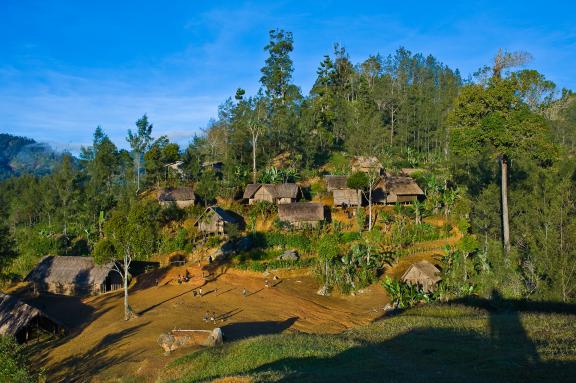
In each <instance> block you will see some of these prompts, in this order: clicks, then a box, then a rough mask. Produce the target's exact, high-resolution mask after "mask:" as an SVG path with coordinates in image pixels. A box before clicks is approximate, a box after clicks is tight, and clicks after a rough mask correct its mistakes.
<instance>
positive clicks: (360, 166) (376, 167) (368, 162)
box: [350, 156, 384, 174]
mask: <svg viewBox="0 0 576 383" xmlns="http://www.w3.org/2000/svg"><path fill="white" fill-rule="evenodd" d="M350 166H351V168H352V172H353V173H357V172H362V173H372V172H374V173H376V174H382V171H383V169H384V167H383V166H382V163H380V161H379V160H378V158H376V157H366V156H354V157H352V161H351V162H350Z"/></svg>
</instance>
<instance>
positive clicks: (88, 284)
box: [26, 256, 122, 295]
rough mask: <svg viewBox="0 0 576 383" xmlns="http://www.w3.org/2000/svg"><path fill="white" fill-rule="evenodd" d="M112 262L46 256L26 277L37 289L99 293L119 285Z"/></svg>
mask: <svg viewBox="0 0 576 383" xmlns="http://www.w3.org/2000/svg"><path fill="white" fill-rule="evenodd" d="M113 268H114V264H113V263H108V264H106V265H96V264H95V263H94V259H93V258H92V257H70V256H46V257H44V258H42V260H41V261H40V263H38V264H37V265H36V267H34V269H33V270H32V271H31V272H30V274H28V276H27V277H26V281H28V282H32V283H33V284H34V286H35V288H36V289H37V290H38V291H44V292H51V293H54V294H62V295H87V294H99V293H104V292H107V291H112V290H116V289H119V288H121V287H122V281H121V278H120V276H119V275H118V273H117V272H116V271H114V269H113Z"/></svg>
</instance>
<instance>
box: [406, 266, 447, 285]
mask: <svg viewBox="0 0 576 383" xmlns="http://www.w3.org/2000/svg"><path fill="white" fill-rule="evenodd" d="M401 279H402V282H406V283H408V284H410V285H413V286H420V287H421V288H422V289H423V290H424V291H425V292H432V291H434V289H435V288H436V284H437V283H438V282H440V281H441V280H442V278H440V270H438V268H437V267H436V266H434V265H433V264H431V263H430V262H428V261H420V262H416V263H414V264H412V265H410V267H409V268H408V270H406V272H405V273H404V274H402V278H401Z"/></svg>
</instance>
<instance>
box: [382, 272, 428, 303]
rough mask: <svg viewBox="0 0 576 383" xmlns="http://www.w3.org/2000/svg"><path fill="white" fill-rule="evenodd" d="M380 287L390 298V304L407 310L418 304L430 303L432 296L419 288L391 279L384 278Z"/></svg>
mask: <svg viewBox="0 0 576 383" xmlns="http://www.w3.org/2000/svg"><path fill="white" fill-rule="evenodd" d="M382 286H383V287H384V289H385V290H386V292H387V293H388V295H389V296H390V300H391V301H392V304H393V305H394V306H396V307H398V308H409V307H413V306H415V305H417V304H418V303H420V302H430V300H431V298H432V296H431V295H430V294H428V293H426V292H424V291H423V290H422V289H421V288H420V287H418V286H413V285H410V284H408V283H405V282H401V281H398V280H396V279H391V278H390V277H388V276H386V279H385V280H384V282H383V283H382Z"/></svg>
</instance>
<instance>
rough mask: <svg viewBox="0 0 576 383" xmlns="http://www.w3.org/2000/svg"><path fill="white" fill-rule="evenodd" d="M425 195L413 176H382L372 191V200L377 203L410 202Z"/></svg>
mask: <svg viewBox="0 0 576 383" xmlns="http://www.w3.org/2000/svg"><path fill="white" fill-rule="evenodd" d="M422 196H424V192H423V191H422V189H420V186H418V184H417V183H416V181H414V179H413V178H411V177H404V176H386V177H382V178H381V179H380V181H379V182H378V184H377V185H376V187H375V188H374V190H373V192H372V201H373V202H377V203H388V204H393V203H410V202H413V201H417V200H418V199H419V198H421V197H422Z"/></svg>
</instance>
